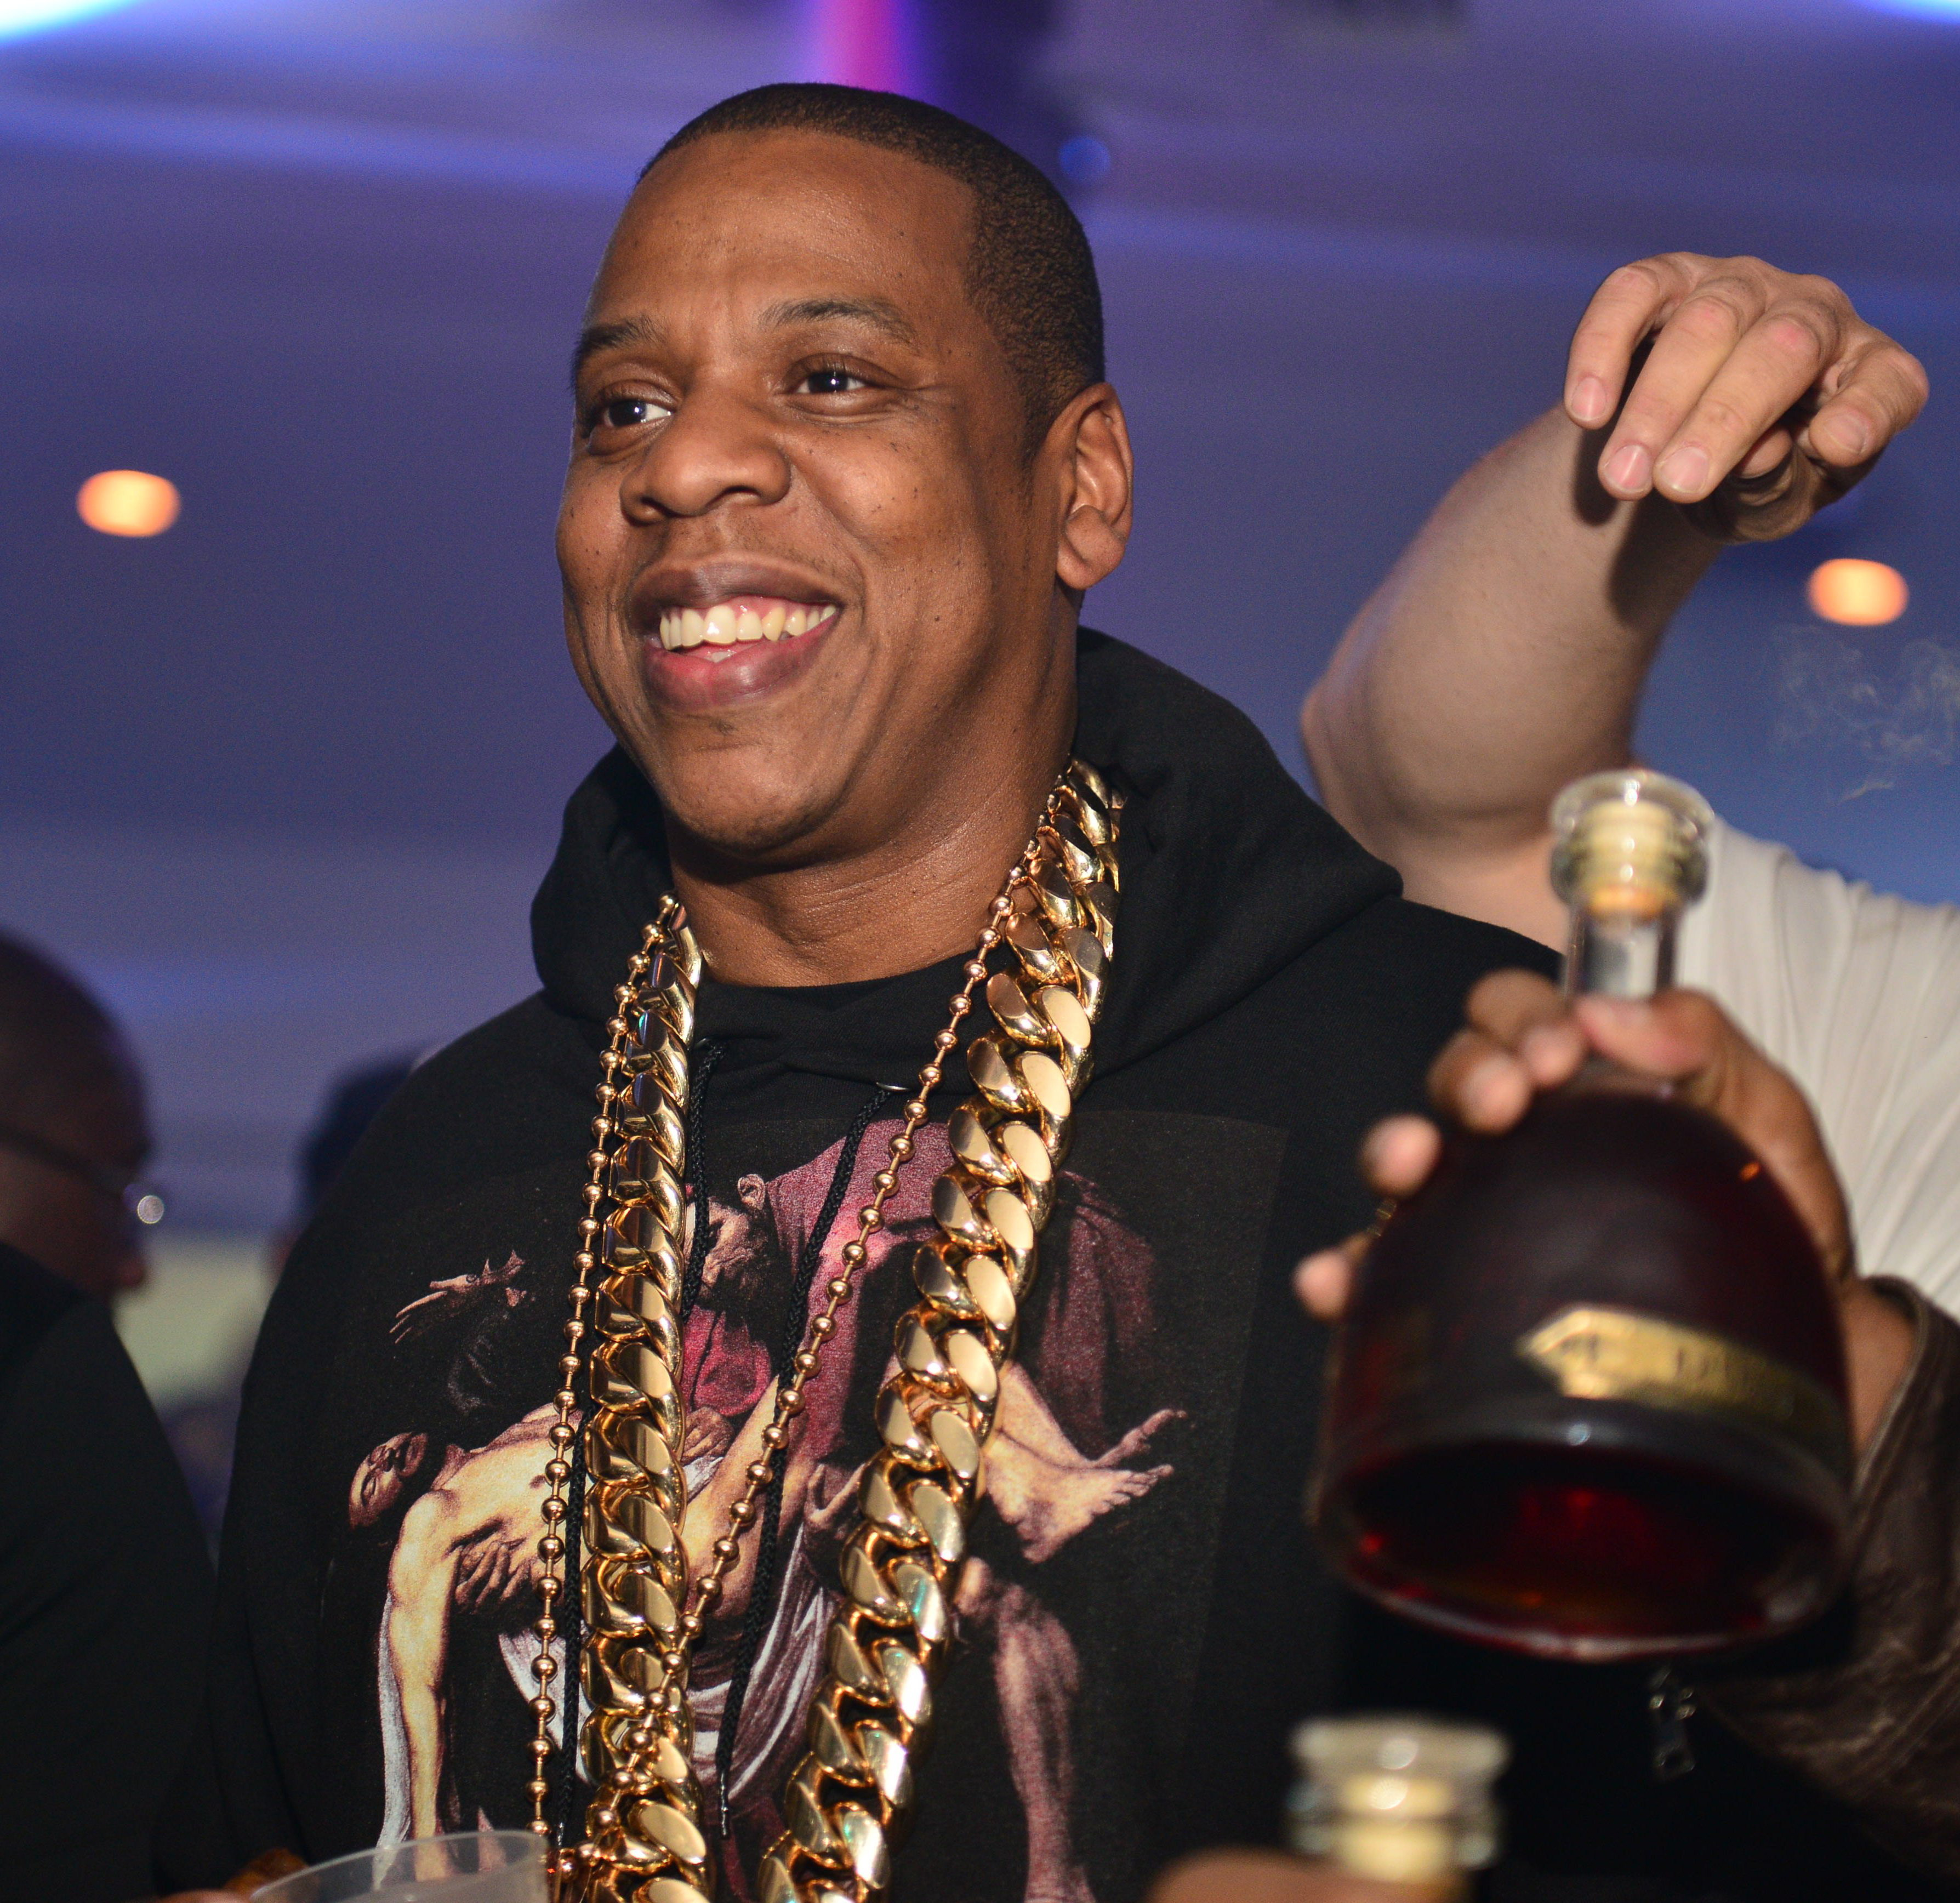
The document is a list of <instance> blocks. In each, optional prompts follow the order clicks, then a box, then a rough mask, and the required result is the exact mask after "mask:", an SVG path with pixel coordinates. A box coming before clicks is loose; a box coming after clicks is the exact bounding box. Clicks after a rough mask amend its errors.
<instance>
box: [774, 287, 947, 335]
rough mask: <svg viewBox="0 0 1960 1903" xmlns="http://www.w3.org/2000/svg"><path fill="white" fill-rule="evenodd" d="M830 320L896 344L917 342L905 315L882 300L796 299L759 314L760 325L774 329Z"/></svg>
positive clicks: (894, 305) (895, 306)
mask: <svg viewBox="0 0 1960 1903" xmlns="http://www.w3.org/2000/svg"><path fill="white" fill-rule="evenodd" d="M832 317H842V318H844V319H845V320H847V321H849V322H852V323H861V324H868V325H870V327H871V328H872V329H873V330H880V331H883V333H884V334H885V335H886V336H888V337H889V338H891V339H893V341H894V342H897V343H902V344H913V343H917V342H918V332H917V331H916V330H915V329H913V328H912V323H911V322H910V321H909V320H908V319H907V317H905V313H903V312H902V310H899V307H898V306H897V305H896V304H887V303H886V301H884V299H883V298H794V299H792V300H791V301H790V302H788V303H787V304H771V305H770V306H769V307H768V310H765V311H764V312H763V313H762V322H763V323H765V325H767V326H768V327H769V328H770V329H778V330H779V329H784V328H785V327H786V326H789V325H791V324H808V323H823V321H824V320H826V318H832Z"/></svg>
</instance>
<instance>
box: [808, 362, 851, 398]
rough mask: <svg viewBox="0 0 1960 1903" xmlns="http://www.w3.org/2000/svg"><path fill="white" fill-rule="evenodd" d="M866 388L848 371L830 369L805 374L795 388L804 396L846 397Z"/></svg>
mask: <svg viewBox="0 0 1960 1903" xmlns="http://www.w3.org/2000/svg"><path fill="white" fill-rule="evenodd" d="M865 387H866V385H865V382H864V378H863V377H854V376H853V375H852V374H851V372H850V371H848V370H838V369H837V368H834V367H833V368H829V369H826V370H813V371H809V372H807V374H805V376H804V377H803V381H802V383H800V384H799V385H798V386H797V388H798V390H799V391H800V393H801V394H803V396H848V395H849V394H850V393H851V392H852V391H853V390H863V389H864V388H865Z"/></svg>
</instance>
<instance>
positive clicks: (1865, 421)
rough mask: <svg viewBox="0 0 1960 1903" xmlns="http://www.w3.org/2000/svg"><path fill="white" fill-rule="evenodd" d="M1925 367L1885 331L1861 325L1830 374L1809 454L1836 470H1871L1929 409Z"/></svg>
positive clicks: (1810, 429) (1811, 428)
mask: <svg viewBox="0 0 1960 1903" xmlns="http://www.w3.org/2000/svg"><path fill="white" fill-rule="evenodd" d="M1928 391H1929V385H1928V383H1927V375H1926V367H1925V365H1924V364H1922V363H1921V362H1920V361H1919V359H1918V358H1917V357H1915V356H1914V355H1913V354H1912V352H1911V351H1909V350H1908V349H1906V348H1904V346H1903V345H1900V344H1897V343H1895V342H1893V341H1892V339H1891V338H1889V337H1888V336H1885V333H1883V332H1882V331H1878V330H1874V329H1873V328H1872V327H1871V326H1870V325H1869V324H1866V323H1860V325H1859V326H1858V329H1857V334H1856V335H1855V336H1854V337H1853V339H1852V340H1851V342H1850V345H1849V347H1848V348H1847V349H1846V350H1845V352H1844V354H1843V355H1842V357H1841V359H1840V361H1838V363H1837V364H1834V366H1832V367H1831V369H1830V370H1828V371H1826V373H1825V378H1824V401H1823V402H1822V403H1820V404H1819V405H1818V409H1817V411H1816V413H1815V415H1813V416H1812V418H1811V419H1810V421H1809V423H1808V424H1807V425H1806V426H1805V428H1804V430H1803V434H1802V437H1801V438H1800V439H1799V440H1800V441H1801V442H1802V444H1803V449H1804V450H1805V453H1806V454H1808V455H1810V456H1812V457H1815V458H1816V459H1817V460H1818V461H1819V462H1820V463H1825V464H1827V465H1828V466H1830V467H1831V468H1832V469H1839V470H1846V471H1850V470H1857V469H1863V468H1865V467H1866V466H1868V465H1869V463H1870V462H1871V460H1872V459H1873V457H1875V456H1876V455H1877V454H1878V453H1879V451H1880V450H1882V449H1883V448H1884V447H1885V445H1886V444H1888V443H1889V442H1890V441H1892V438H1894V437H1895V436H1896V435H1897V434H1898V433H1899V431H1901V430H1902V429H1904V428H1907V427H1908V425H1911V422H1913V421H1914V418H1916V417H1917V415H1919V412H1920V411H1921V410H1922V409H1924V408H1925V407H1926V399H1927V394H1928Z"/></svg>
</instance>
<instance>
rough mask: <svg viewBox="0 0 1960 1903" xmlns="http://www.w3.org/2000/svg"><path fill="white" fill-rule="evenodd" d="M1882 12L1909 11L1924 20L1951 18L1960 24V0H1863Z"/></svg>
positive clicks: (1862, 0)
mask: <svg viewBox="0 0 1960 1903" xmlns="http://www.w3.org/2000/svg"><path fill="white" fill-rule="evenodd" d="M1861 4H1863V5H1865V6H1867V7H1870V8H1874V9H1876V11H1879V12H1880V13H1907V14H1914V15H1916V16H1917V18H1920V19H1922V20H1950V21H1953V22H1954V23H1955V24H1956V25H1960V0H1861Z"/></svg>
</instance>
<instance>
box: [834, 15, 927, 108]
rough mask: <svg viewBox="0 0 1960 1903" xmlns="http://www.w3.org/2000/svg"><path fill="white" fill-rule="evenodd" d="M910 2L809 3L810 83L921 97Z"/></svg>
mask: <svg viewBox="0 0 1960 1903" xmlns="http://www.w3.org/2000/svg"><path fill="white" fill-rule="evenodd" d="M910 14H911V6H910V5H909V4H908V0H810V16H809V18H810V56H811V57H810V70H811V73H812V75H813V77H814V78H818V79H823V80H828V81H831V82H832V84H835V85H840V86H866V87H869V88H871V89H872V90H873V91H876V92H885V93H910V94H913V95H914V96H915V97H917V96H918V92H919V81H920V77H921V75H919V73H918V70H917V68H918V60H917V58H916V57H915V53H916V49H915V46H914V44H913V35H912V30H911V27H912V22H911V19H910V17H909V16H910Z"/></svg>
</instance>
